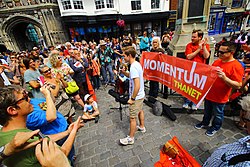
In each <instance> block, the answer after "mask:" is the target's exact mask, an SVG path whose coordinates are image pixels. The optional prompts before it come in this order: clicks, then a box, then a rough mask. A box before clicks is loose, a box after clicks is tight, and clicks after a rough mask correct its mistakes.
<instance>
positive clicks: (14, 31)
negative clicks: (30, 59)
mask: <svg viewBox="0 0 250 167" xmlns="http://www.w3.org/2000/svg"><path fill="white" fill-rule="evenodd" d="M29 24H32V25H34V27H36V29H37V30H38V31H39V33H40V34H41V36H42V37H43V38H44V41H45V43H47V44H48V45H50V44H51V41H50V38H49V37H48V32H47V31H46V27H45V26H44V25H43V23H42V22H41V20H39V19H37V18H36V17H33V16H30V15H26V14H15V15H12V16H9V17H8V18H7V19H6V20H5V21H4V22H3V24H2V25H3V26H2V34H0V35H2V36H3V37H5V38H9V39H7V40H6V41H10V44H9V47H10V48H11V49H13V50H16V51H20V50H24V49H29V50H30V49H31V48H32V45H35V44H32V42H31V41H30V40H29V38H28V37H27V34H26V32H25V31H26V28H27V26H28V25H29Z"/></svg>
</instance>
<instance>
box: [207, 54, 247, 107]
mask: <svg viewBox="0 0 250 167" xmlns="http://www.w3.org/2000/svg"><path fill="white" fill-rule="evenodd" d="M212 66H216V67H220V68H222V69H223V72H224V73H225V74H226V76H227V77H228V78H229V79H231V80H233V81H236V82H242V78H243V75H244V68H243V67H242V65H241V64H240V63H239V62H238V60H234V61H231V62H226V63H224V62H222V61H221V59H218V60H216V61H215V62H214V63H213V64H212ZM231 90H232V88H231V87H230V86H228V85H227V84H226V83H225V82H224V81H223V80H222V79H220V78H217V79H216V80H215V82H214V84H213V86H212V87H211V89H210V91H209V92H208V94H207V96H206V99H207V100H210V101H213V102H217V103H227V102H228V99H229V96H230V93H231Z"/></svg>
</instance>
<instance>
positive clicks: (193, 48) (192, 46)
mask: <svg viewBox="0 0 250 167" xmlns="http://www.w3.org/2000/svg"><path fill="white" fill-rule="evenodd" d="M198 48H199V44H198V45H195V44H193V43H192V42H190V43H188V44H187V46H186V51H185V55H186V56H187V55H188V54H191V53H193V52H195V51H196V50H197V49H198ZM206 48H207V50H208V52H210V47H209V45H208V44H206ZM190 60H192V61H196V62H198V63H206V59H205V58H204V57H203V49H201V51H200V52H199V53H198V54H197V55H196V56H195V57H194V58H193V59H190Z"/></svg>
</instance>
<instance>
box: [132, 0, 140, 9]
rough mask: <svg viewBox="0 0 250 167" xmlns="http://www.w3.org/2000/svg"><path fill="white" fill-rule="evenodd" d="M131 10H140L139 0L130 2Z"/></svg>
mask: <svg viewBox="0 0 250 167" xmlns="http://www.w3.org/2000/svg"><path fill="white" fill-rule="evenodd" d="M131 7H132V10H141V0H131Z"/></svg>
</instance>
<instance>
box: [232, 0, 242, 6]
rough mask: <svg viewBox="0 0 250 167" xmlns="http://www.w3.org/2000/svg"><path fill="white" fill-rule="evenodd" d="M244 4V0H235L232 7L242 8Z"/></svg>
mask: <svg viewBox="0 0 250 167" xmlns="http://www.w3.org/2000/svg"><path fill="white" fill-rule="evenodd" d="M241 6H242V0H233V2H232V8H240V7H241Z"/></svg>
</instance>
